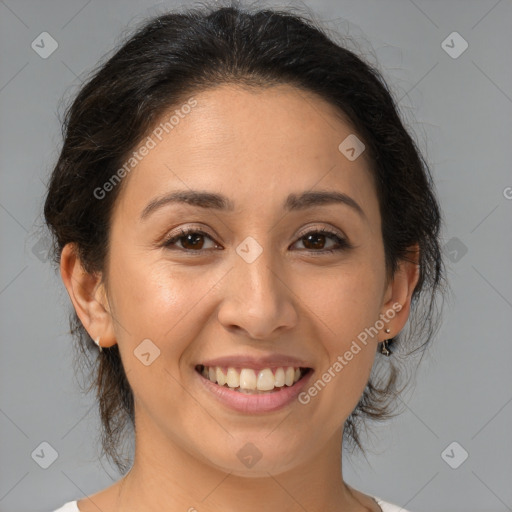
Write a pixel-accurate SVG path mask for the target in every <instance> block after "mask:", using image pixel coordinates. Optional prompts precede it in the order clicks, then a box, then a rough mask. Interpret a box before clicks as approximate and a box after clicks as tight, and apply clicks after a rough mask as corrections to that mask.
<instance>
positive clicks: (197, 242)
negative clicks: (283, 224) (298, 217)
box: [162, 229, 351, 253]
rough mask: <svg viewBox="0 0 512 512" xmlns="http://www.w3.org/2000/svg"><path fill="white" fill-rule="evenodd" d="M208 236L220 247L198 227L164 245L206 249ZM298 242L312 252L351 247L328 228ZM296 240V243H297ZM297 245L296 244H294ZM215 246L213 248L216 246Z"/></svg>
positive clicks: (312, 232)
mask: <svg viewBox="0 0 512 512" xmlns="http://www.w3.org/2000/svg"><path fill="white" fill-rule="evenodd" d="M205 238H207V239H209V240H210V241H211V242H213V245H214V246H215V247H219V246H218V244H215V242H214V240H213V239H212V238H211V237H210V236H209V235H208V234H207V233H205V232H204V231H201V230H198V229H189V230H187V229H182V230H180V232H179V234H178V235H174V236H172V237H171V238H168V239H167V240H166V241H165V242H164V243H163V244H162V246H163V247H166V248H172V247H173V246H175V245H176V242H180V243H181V247H178V249H181V250H185V251H187V252H201V251H203V250H206V248H205V247H204V245H205V244H204V239H205ZM329 239H330V240H331V241H334V242H335V243H334V246H331V247H329V248H327V249H326V248H325V245H326V240H329ZM297 242H302V243H303V244H304V246H305V250H307V251H310V252H321V253H326V252H327V253H329V252H334V251H341V250H343V249H349V248H350V247H351V245H350V244H349V242H348V241H347V240H346V239H345V238H342V237H341V236H339V235H338V234H337V233H334V232H332V231H329V230H327V229H315V230H312V231H309V232H307V233H305V234H303V235H302V236H301V237H300V238H299V239H298V240H297ZM297 242H295V243H297ZM294 245H295V244H294ZM215 247H213V248H215Z"/></svg>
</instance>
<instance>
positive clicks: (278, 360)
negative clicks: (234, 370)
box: [199, 354, 312, 370]
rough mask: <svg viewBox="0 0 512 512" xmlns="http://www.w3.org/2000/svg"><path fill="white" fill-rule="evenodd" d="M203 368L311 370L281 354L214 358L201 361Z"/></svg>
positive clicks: (300, 361) (306, 364) (294, 359)
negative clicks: (289, 368) (290, 367)
mask: <svg viewBox="0 0 512 512" xmlns="http://www.w3.org/2000/svg"><path fill="white" fill-rule="evenodd" d="M199 364H202V365H203V366H208V367H211V366H220V367H238V368H252V369H253V370H257V369H261V368H279V367H284V368H286V367H288V366H293V367H295V368H312V366H311V364H309V363H308V362H306V361H304V360H303V359H298V358H297V357H294V356H288V355H283V354H268V355H264V356H261V355H260V356H258V357H255V356H248V355H232V356H225V357H216V358H214V359H208V360H206V361H202V362H201V363H199Z"/></svg>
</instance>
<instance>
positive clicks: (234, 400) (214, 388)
mask: <svg viewBox="0 0 512 512" xmlns="http://www.w3.org/2000/svg"><path fill="white" fill-rule="evenodd" d="M194 373H195V374H196V375H197V376H198V377H199V379H200V381H201V382H202V383H203V386H204V388H205V389H206V390H207V391H208V392H210V393H211V394H212V395H213V396H214V397H215V398H216V399H217V400H219V401H220V402H221V403H222V404H224V405H226V406H227V407H229V408H230V409H234V410H235V411H239V412H243V413H248V414H257V413H261V412H271V411H277V410H279V409H282V408H284V407H286V406H287V405H289V404H291V403H292V402H293V401H294V400H295V398H296V397H297V395H298V394H299V393H300V392H301V391H302V389H303V388H304V387H305V386H306V384H307V382H308V380H309V379H310V378H311V375H312V373H313V371H312V370H308V373H307V374H306V375H304V377H302V378H301V379H300V380H298V381H297V382H296V383H295V384H294V385H293V386H283V387H282V388H281V389H280V390H279V391H274V392H272V393H268V394H254V395H248V394H245V393H240V392H239V391H234V390H232V389H229V388H226V387H224V386H219V385H218V384H216V383H214V382H212V381H211V380H210V379H207V378H206V377H203V375H201V374H200V373H198V372H197V371H196V370H194Z"/></svg>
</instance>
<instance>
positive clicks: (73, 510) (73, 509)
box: [53, 501, 80, 512]
mask: <svg viewBox="0 0 512 512" xmlns="http://www.w3.org/2000/svg"><path fill="white" fill-rule="evenodd" d="M53 512H80V510H79V509H78V505H77V503H76V501H68V502H67V503H65V504H64V505H62V507H60V508H58V509H56V510H54V511H53Z"/></svg>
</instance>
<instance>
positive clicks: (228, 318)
mask: <svg viewBox="0 0 512 512" xmlns="http://www.w3.org/2000/svg"><path fill="white" fill-rule="evenodd" d="M280 270H281V271H280ZM297 300H298V299H297V298H296V297H295V295H294V294H293V291H292V289H291V283H288V282H287V279H286V273H285V272H283V270H282V268H281V267H279V266H278V264H277V263H276V262H275V261H274V258H272V255H271V253H270V251H267V250H264V251H263V252H262V253H261V254H260V256H259V257H258V258H257V259H256V260H255V261H252V262H251V263H248V262H247V261H245V260H244V259H243V258H242V257H240V256H239V255H238V254H235V255H234V268H232V270H231V271H230V272H229V274H228V275H227V276H226V280H225V281H224V283H223V291H222V302H221V305H220V307H219V309H218V320H219V322H220V323H221V324H222V325H223V326H224V327H225V328H226V329H227V330H230V331H243V332H244V334H245V335H246V336H247V337H250V338H253V339H259V340H262V339H268V338H271V337H272V336H275V335H277V334H279V335H280V334H282V332H284V331H286V330H288V329H291V328H293V327H294V326H295V325H296V324H297V320H298V314H297V308H296V302H297Z"/></svg>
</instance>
